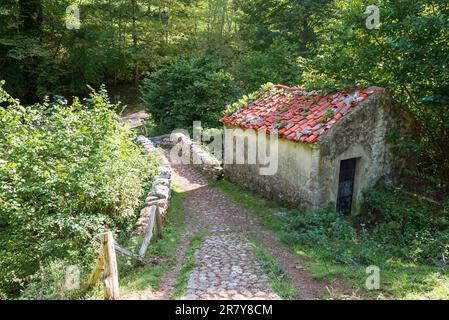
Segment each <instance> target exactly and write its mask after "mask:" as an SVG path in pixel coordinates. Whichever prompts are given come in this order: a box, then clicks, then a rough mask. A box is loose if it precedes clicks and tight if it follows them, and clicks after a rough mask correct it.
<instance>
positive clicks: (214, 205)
mask: <svg viewBox="0 0 449 320" xmlns="http://www.w3.org/2000/svg"><path fill="white" fill-rule="evenodd" d="M173 175H174V181H175V183H176V184H177V185H178V186H180V188H181V190H182V191H184V192H186V194H187V198H186V199H185V202H184V204H185V207H186V211H187V217H188V219H189V220H190V221H191V228H190V229H189V233H192V234H194V233H196V232H200V231H201V232H205V233H206V236H205V238H204V241H203V243H202V244H201V245H200V247H199V249H198V250H197V252H196V254H195V256H196V265H195V268H194V269H193V271H192V273H191V275H190V278H189V280H188V285H187V293H186V296H185V297H184V299H234V300H238V299H279V297H278V296H277V295H276V294H275V293H274V292H273V290H272V288H271V286H270V283H269V281H268V278H267V276H266V275H265V274H264V273H263V271H262V270H261V267H260V266H259V264H258V263H257V261H256V260H255V258H254V256H253V255H252V252H251V249H250V247H249V243H248V241H247V240H246V239H245V233H246V229H245V225H246V224H253V223H254V221H252V220H251V219H250V218H249V217H246V219H245V223H240V224H235V223H232V221H233V219H234V218H235V217H236V216H238V215H240V214H241V211H240V212H239V210H241V209H240V208H239V207H238V206H237V205H236V204H234V203H233V202H232V201H231V200H230V199H229V198H227V197H226V196H225V195H224V194H223V193H222V192H221V191H220V190H218V189H216V188H214V187H212V186H210V185H209V184H208V181H207V180H206V179H205V178H204V177H202V176H201V175H200V174H199V173H197V172H196V171H194V170H193V169H192V168H191V167H190V166H184V165H179V166H173ZM239 218H241V217H239Z"/></svg>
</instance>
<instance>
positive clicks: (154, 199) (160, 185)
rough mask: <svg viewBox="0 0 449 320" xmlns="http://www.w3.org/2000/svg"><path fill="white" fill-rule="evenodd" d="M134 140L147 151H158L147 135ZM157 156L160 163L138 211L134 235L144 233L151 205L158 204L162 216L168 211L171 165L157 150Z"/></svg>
mask: <svg viewBox="0 0 449 320" xmlns="http://www.w3.org/2000/svg"><path fill="white" fill-rule="evenodd" d="M136 142H137V143H139V144H141V145H142V146H143V148H144V149H145V151H146V152H147V153H153V152H159V150H158V149H157V148H156V147H155V146H154V144H153V143H152V142H151V140H150V139H148V138H147V137H144V136H138V137H137V138H136ZM159 156H160V157H161V159H162V164H161V166H160V168H159V172H158V174H157V175H156V177H155V179H154V181H153V184H152V186H151V190H150V192H149V193H148V195H147V197H146V199H145V207H144V208H143V209H142V210H141V211H140V217H139V219H138V220H137V227H136V230H134V235H142V234H144V233H145V229H146V227H147V223H148V218H149V216H150V207H151V206H152V205H158V206H159V208H160V210H161V213H162V216H163V217H165V216H166V214H167V211H168V206H169V202H170V196H171V183H172V174H171V167H170V162H169V161H168V160H167V158H166V157H165V155H164V154H163V153H162V152H159Z"/></svg>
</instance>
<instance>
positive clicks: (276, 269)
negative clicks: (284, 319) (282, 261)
mask: <svg viewBox="0 0 449 320" xmlns="http://www.w3.org/2000/svg"><path fill="white" fill-rule="evenodd" d="M248 241H249V243H250V246H251V249H252V252H253V254H254V257H255V258H256V260H257V261H258V262H259V264H260V265H261V266H262V270H263V271H264V272H265V273H266V274H267V275H268V279H269V280H270V283H271V287H272V288H273V290H274V292H276V293H277V294H278V295H279V297H281V298H282V299H288V300H292V299H296V298H297V294H296V291H295V289H294V288H293V286H292V285H291V283H290V281H289V279H288V277H287V276H286V274H285V273H284V271H283V270H282V268H281V266H280V265H279V262H278V261H277V260H276V259H275V258H274V257H273V255H272V254H271V252H270V251H269V250H268V249H267V248H265V247H264V246H262V245H260V243H259V242H258V241H257V239H255V238H253V237H249V238H248Z"/></svg>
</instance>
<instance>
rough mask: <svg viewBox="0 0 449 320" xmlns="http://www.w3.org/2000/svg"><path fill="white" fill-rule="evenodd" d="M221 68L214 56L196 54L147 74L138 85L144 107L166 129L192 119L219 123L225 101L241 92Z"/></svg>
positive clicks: (185, 124)
mask: <svg viewBox="0 0 449 320" xmlns="http://www.w3.org/2000/svg"><path fill="white" fill-rule="evenodd" d="M223 67H224V65H223V64H222V63H221V62H220V61H217V60H215V59H213V58H210V57H199V58H189V59H180V60H178V61H177V62H176V63H175V64H173V65H171V66H167V67H165V68H162V69H161V70H159V71H157V72H155V73H152V74H150V75H149V77H148V78H147V79H145V80H144V82H143V84H142V86H141V91H142V101H143V102H144V104H145V107H146V110H147V111H148V112H149V113H151V114H152V116H153V118H154V120H155V121H156V122H157V123H158V124H159V125H160V127H161V128H163V130H165V131H168V130H171V129H175V128H190V127H191V126H192V124H193V123H192V122H193V121H195V120H201V122H202V126H203V127H216V126H219V125H220V122H219V120H220V118H221V117H222V115H223V111H224V109H225V106H226V104H228V103H230V102H232V101H234V100H236V99H237V97H238V96H239V94H240V90H239V88H238V87H237V85H236V83H235V81H234V79H233V78H232V76H231V75H230V74H228V73H226V72H224V71H223Z"/></svg>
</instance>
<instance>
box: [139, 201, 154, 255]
mask: <svg viewBox="0 0 449 320" xmlns="http://www.w3.org/2000/svg"><path fill="white" fill-rule="evenodd" d="M155 216H156V206H151V207H150V216H149V217H148V224H147V228H146V230H145V237H144V238H143V242H142V246H141V247H140V250H139V256H140V257H141V258H142V259H143V258H144V257H145V253H146V252H147V248H148V245H149V244H150V241H151V238H152V237H153V228H154V219H155Z"/></svg>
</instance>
